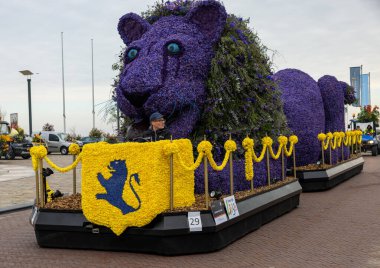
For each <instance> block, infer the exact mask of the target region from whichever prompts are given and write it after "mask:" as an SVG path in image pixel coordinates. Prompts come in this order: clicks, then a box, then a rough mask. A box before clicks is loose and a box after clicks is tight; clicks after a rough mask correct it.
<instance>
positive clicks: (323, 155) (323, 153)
mask: <svg viewBox="0 0 380 268" xmlns="http://www.w3.org/2000/svg"><path fill="white" fill-rule="evenodd" d="M323 147H324V146H323V141H321V148H322V168H324V167H325V151H324V150H323Z"/></svg>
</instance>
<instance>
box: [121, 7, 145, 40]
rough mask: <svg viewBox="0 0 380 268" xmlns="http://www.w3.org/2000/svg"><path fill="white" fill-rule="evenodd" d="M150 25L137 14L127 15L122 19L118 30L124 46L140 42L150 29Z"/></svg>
mask: <svg viewBox="0 0 380 268" xmlns="http://www.w3.org/2000/svg"><path fill="white" fill-rule="evenodd" d="M150 27H151V26H150V24H149V23H148V22H147V21H146V20H144V19H143V18H141V17H140V16H139V15H137V14H135V13H128V14H125V15H124V16H123V17H121V18H120V20H119V24H118V25H117V29H118V31H119V34H120V37H121V39H123V41H124V44H126V45H128V44H129V43H131V42H132V41H135V40H138V39H140V38H141V36H142V35H143V34H144V33H145V32H146V31H148V30H149V29H150Z"/></svg>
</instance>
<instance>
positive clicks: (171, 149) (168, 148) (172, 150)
mask: <svg viewBox="0 0 380 268" xmlns="http://www.w3.org/2000/svg"><path fill="white" fill-rule="evenodd" d="M176 153H179V148H178V146H177V144H175V143H174V142H171V143H168V144H165V146H164V154H165V155H171V154H176Z"/></svg>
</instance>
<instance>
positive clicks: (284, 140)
mask: <svg viewBox="0 0 380 268" xmlns="http://www.w3.org/2000/svg"><path fill="white" fill-rule="evenodd" d="M277 141H278V143H279V144H282V145H286V144H287V143H288V138H287V137H285V136H282V135H281V136H280V137H278V139H277Z"/></svg>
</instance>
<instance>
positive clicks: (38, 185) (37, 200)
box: [35, 167, 40, 207]
mask: <svg viewBox="0 0 380 268" xmlns="http://www.w3.org/2000/svg"><path fill="white" fill-rule="evenodd" d="M38 168H39V167H37V170H35V175H36V206H37V207H39V206H40V178H39V176H38Z"/></svg>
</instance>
